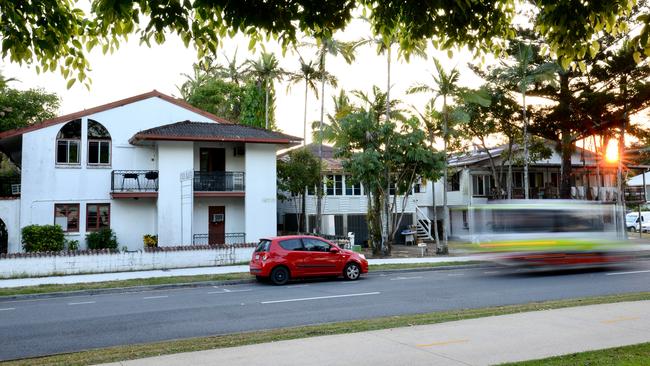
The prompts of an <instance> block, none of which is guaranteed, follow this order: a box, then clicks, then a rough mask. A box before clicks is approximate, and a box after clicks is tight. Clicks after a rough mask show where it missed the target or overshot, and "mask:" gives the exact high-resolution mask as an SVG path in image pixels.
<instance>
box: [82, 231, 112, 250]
mask: <svg viewBox="0 0 650 366" xmlns="http://www.w3.org/2000/svg"><path fill="white" fill-rule="evenodd" d="M86 242H87V243H88V249H117V245H118V244H117V237H116V236H115V233H114V232H113V230H111V229H109V228H103V229H99V230H98V231H95V232H92V233H88V234H87V235H86Z"/></svg>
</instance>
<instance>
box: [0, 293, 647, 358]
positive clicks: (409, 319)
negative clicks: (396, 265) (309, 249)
mask: <svg viewBox="0 0 650 366" xmlns="http://www.w3.org/2000/svg"><path fill="white" fill-rule="evenodd" d="M640 300H650V292H642V293H635V294H624V295H610V296H599V297H589V298H580V299H571V300H557V301H545V302H537V303H530V304H522V305H508V306H497V307H490V308H483V309H465V310H454V311H444V312H435V313H426V314H414V315H404V316H391V317H383V318H375V319H367V320H354V321H347V322H339V323H329V324H321V325H310V326H302V327H293V328H284V329H274V330H263V331H256V332H250V333H238V334H229V335H221V336H212V337H202V338H191V339H183V340H174V341H166V342H157V343H148V344H136V345H128V346H119V347H111V348H104V349H96V350H88V351H83V352H76V353H68V354H62V355H54V356H48V357H38V358H31V359H25V360H18V361H8V362H3V363H0V364H1V365H3V366H9V365H12V366H13V365H36V366H38V365H87V364H97V363H105V362H117V361H124V360H131V359H136V358H143V357H152V356H159V355H165V354H173V353H180V352H192V351H200V350H207V349H215V348H226V347H236V346H243V345H248V344H257V343H267V342H275V341H280V340H288V339H297V338H306V337H316V336H324V335H332V334H347V333H355V332H362V331H369V330H377V329H387V328H398V327H407V326H413V325H423V324H434V323H442V322H449V321H455V320H463V319H473V318H480V317H486V316H495V315H505V314H513V313H520V312H526V311H537V310H547V309H559V308H565V307H572V306H583V305H593V304H603V303H614V302H621V301H640ZM630 352H631V351H630ZM634 352H636V351H634ZM625 353H626V351H622V353H621V356H620V357H621V359H622V357H627V356H623V354H625ZM540 362H543V361H540ZM543 364H545V363H543ZM572 364H575V363H572ZM577 364H588V363H581V362H578V363H577ZM605 364H609V363H603V365H605ZM624 364H625V363H624ZM635 364H636V363H630V364H629V365H635ZM533 365H537V364H533ZM562 365H564V364H562ZM595 365H600V364H595ZM625 365H628V364H625Z"/></svg>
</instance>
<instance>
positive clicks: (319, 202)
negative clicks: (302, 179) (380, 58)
mask: <svg viewBox="0 0 650 366" xmlns="http://www.w3.org/2000/svg"><path fill="white" fill-rule="evenodd" d="M323 47H325V46H323ZM321 51H322V52H321V59H320V68H321V77H320V90H321V94H320V123H319V124H318V129H319V132H318V133H319V140H320V141H319V143H318V176H319V178H320V179H319V181H320V182H322V180H323V118H324V116H325V50H324V49H323V50H321ZM322 220H323V184H322V183H320V184H319V185H318V197H316V228H317V231H318V233H320V231H321V222H322Z"/></svg>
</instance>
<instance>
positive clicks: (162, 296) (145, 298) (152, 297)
mask: <svg viewBox="0 0 650 366" xmlns="http://www.w3.org/2000/svg"><path fill="white" fill-rule="evenodd" d="M165 297H169V296H167V295H161V296H146V297H143V298H142V300H151V299H164V298H165Z"/></svg>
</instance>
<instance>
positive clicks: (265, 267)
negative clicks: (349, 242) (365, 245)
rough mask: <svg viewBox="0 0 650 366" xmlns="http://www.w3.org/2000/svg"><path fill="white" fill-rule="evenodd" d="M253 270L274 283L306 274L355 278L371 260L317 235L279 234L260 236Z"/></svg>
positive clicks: (366, 268) (365, 271)
mask: <svg viewBox="0 0 650 366" xmlns="http://www.w3.org/2000/svg"><path fill="white" fill-rule="evenodd" d="M250 272H251V274H252V275H255V277H257V279H258V280H260V281H263V280H267V279H269V280H271V282H272V283H273V284H275V285H284V284H285V283H287V281H289V279H290V278H303V277H323V276H337V277H338V276H343V277H344V278H345V279H346V280H350V281H354V280H357V279H359V276H360V275H361V274H362V273H367V272H368V261H367V260H366V257H365V256H364V255H363V254H359V253H355V252H353V251H351V250H346V249H341V248H340V247H338V246H337V245H336V244H334V243H331V242H329V241H327V240H325V239H323V238H319V237H317V236H308V235H292V236H279V237H277V238H269V239H261V240H260V243H259V244H258V245H257V248H255V252H253V258H251V263H250Z"/></svg>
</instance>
